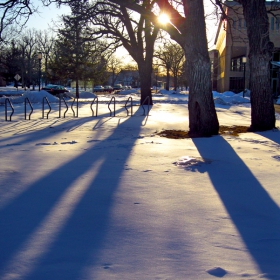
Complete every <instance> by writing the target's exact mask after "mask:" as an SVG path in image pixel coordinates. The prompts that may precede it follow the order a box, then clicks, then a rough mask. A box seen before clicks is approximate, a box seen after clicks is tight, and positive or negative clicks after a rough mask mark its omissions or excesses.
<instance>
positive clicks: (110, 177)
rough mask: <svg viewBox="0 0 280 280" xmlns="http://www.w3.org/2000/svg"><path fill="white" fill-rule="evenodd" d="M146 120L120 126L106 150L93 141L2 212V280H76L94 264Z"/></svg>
mask: <svg viewBox="0 0 280 280" xmlns="http://www.w3.org/2000/svg"><path fill="white" fill-rule="evenodd" d="M136 114H137V113H135V115H136ZM144 118H145V117H144V116H134V117H132V118H129V119H128V120H127V121H125V122H123V123H121V124H119V126H118V127H117V128H116V129H115V131H114V132H113V133H112V135H111V136H109V137H108V138H107V139H105V140H106V142H107V143H109V145H107V147H106V148H105V149H104V148H103V147H104V143H102V142H97V143H96V144H95V145H94V146H93V147H92V148H90V149H88V150H87V151H85V153H83V154H82V155H80V156H77V157H76V158H74V159H73V160H71V161H70V162H68V163H67V164H65V165H63V166H61V167H60V168H58V169H56V170H53V171H52V172H50V173H49V174H48V175H47V176H45V177H43V178H40V179H39V180H38V181H37V182H35V183H33V184H32V185H31V186H29V188H28V190H27V191H25V192H24V193H23V194H21V196H19V197H17V198H16V199H15V200H14V201H12V203H10V204H9V205H8V206H7V207H6V208H4V209H3V210H1V212H0V225H1V228H0V236H1V238H0V248H1V256H0V278H1V279H4V278H5V276H7V275H8V274H10V275H11V274H14V276H18V278H20V279H80V274H81V271H82V270H83V269H84V267H85V266H86V264H88V263H89V262H90V263H91V264H94V262H95V261H96V258H97V256H98V253H99V251H100V249H101V248H102V246H103V241H104V236H105V235H106V231H107V228H108V226H109V223H110V216H109V214H110V209H111V207H112V204H113V196H114V194H115V192H116V190H117V188H118V184H119V179H120V176H121V174H122V172H123V170H124V165H125V163H126V161H127V159H128V157H129V155H130V152H131V150H132V147H133V146H134V143H135V140H136V139H137V136H138V135H139V132H140V128H141V125H142V122H143V120H144ZM130 123H132V124H133V125H132V128H133V130H132V131H131V133H133V135H131V134H130V135H129V136H127V135H126V134H125V132H124V133H122V127H126V126H128V127H129V125H130ZM99 162H101V165H100V169H99V171H98V172H97V175H96V176H95V178H93V179H90V182H88V183H87V185H88V186H86V187H84V190H81V189H79V184H80V182H79V180H80V181H81V183H82V184H84V182H83V179H81V178H82V177H83V176H85V177H87V176H89V177H90V174H91V169H92V168H94V166H95V165H97V164H98V163H99ZM110 170H113V172H110ZM61 182H62V183H61ZM73 188H78V189H76V190H72V191H71V189H73ZM76 196H77V199H75V197H76ZM71 203H72V205H71ZM60 206H61V207H60ZM71 207H72V208H71ZM65 211H68V212H67V213H64V212H65Z"/></svg>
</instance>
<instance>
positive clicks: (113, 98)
mask: <svg viewBox="0 0 280 280" xmlns="http://www.w3.org/2000/svg"><path fill="white" fill-rule="evenodd" d="M113 100H114V117H115V116H116V98H115V96H113V97H112V98H111V100H110V102H109V103H108V109H109V110H110V116H112V110H111V109H110V105H111V103H112V101H113Z"/></svg>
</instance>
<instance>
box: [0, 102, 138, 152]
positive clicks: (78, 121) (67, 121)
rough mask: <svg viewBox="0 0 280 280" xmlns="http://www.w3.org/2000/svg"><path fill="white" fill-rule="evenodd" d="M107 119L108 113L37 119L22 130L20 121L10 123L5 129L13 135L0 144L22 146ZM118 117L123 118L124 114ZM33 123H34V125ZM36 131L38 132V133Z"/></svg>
mask: <svg viewBox="0 0 280 280" xmlns="http://www.w3.org/2000/svg"><path fill="white" fill-rule="evenodd" d="M120 112H124V109H123V108H119V109H118V110H116V114H117V113H120ZM140 112H142V109H141V107H139V108H138V114H139V113H140ZM107 117H108V118H112V117H110V116H109V113H105V114H102V115H98V117H81V118H80V117H79V118H69V117H68V118H67V117H66V118H49V119H38V120H32V121H28V120H26V121H25V123H24V125H25V127H24V128H22V125H23V123H21V122H20V121H16V122H15V123H12V124H11V126H9V127H8V128H7V129H8V130H11V131H12V130H14V131H15V133H14V134H13V135H12V136H10V137H5V136H4V137H3V138H2V139H0V144H1V143H2V142H7V141H9V140H11V141H12V144H13V145H22V144H25V143H29V142H30V141H32V142H34V141H39V140H41V139H44V138H45V137H46V136H48V135H49V134H52V133H54V132H58V131H59V132H60V131H63V130H65V131H67V132H69V131H73V130H74V129H76V128H78V127H80V126H82V125H83V124H85V123H87V122H89V121H95V120H100V119H102V118H107ZM119 117H125V114H124V115H123V116H119ZM34 121H36V122H35V123H34ZM17 123H19V125H17ZM42 123H45V126H43V127H41V129H40V127H38V128H37V129H36V126H40V125H41V124H42ZM11 127H12V128H11ZM34 127H35V129H34ZM49 128H51V129H52V130H50V129H49ZM27 130H31V131H30V132H27V133H26V131H27ZM38 131H40V133H38ZM3 133H4V132H3ZM3 147H5V146H3ZM0 149H2V147H1V145H0Z"/></svg>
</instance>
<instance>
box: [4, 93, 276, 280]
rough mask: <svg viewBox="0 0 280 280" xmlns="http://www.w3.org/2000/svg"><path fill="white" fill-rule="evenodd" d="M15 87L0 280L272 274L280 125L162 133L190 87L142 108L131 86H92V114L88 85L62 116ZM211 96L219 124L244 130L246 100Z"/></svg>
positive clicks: (180, 124) (174, 125)
mask: <svg viewBox="0 0 280 280" xmlns="http://www.w3.org/2000/svg"><path fill="white" fill-rule="evenodd" d="M11 93H13V94H14V93H15V91H14V90H11V91H9V88H0V95H5V94H6V95H5V96H7V95H9V94H11ZM17 94H23V96H13V97H11V100H12V102H13V106H14V109H15V112H14V115H13V116H12V120H11V121H5V106H4V103H5V100H6V97H1V98H0V125H1V126H0V157H1V161H0V252H1V254H0V279H1V280H2V279H28V280H29V279H32V280H33V279H34V280H35V279H36V280H38V279H40V280H41V279H59V280H60V279H67V280H68V279H71V280H72V279H73V280H76V279H77V280H78V279H102V280H103V279H104V280H105V279H106V280H107V279H128V280H131V279H145V280H146V279H147V280H149V279H176V280H177V279H190V280H196V279H202V280H204V279H206V280H208V279H215V278H224V279H280V209H279V206H280V188H279V185H280V184H279V181H280V172H279V169H280V132H279V131H278V130H273V131H267V132H262V133H243V134H240V136H238V137H235V136H232V135H230V134H229V135H220V136H214V137H210V138H197V139H168V138H164V137H160V136H158V135H157V133H158V132H160V131H162V130H164V129H181V130H187V129H188V109H187V100H188V94H187V93H186V92H181V93H173V92H166V91H161V92H159V93H157V94H155V95H154V96H153V98H154V103H155V104H154V105H153V106H152V108H150V112H149V115H148V116H146V115H145V114H144V110H143V108H142V107H139V106H138V105H137V103H139V94H138V93H137V92H135V91H129V92H122V93H120V94H118V95H110V96H108V95H98V100H99V103H100V104H99V106H98V116H97V117H95V116H92V111H91V109H90V104H91V100H92V98H93V97H94V96H93V97H91V95H89V93H82V94H81V95H82V96H81V97H82V98H81V99H83V101H81V102H80V104H79V108H78V112H79V117H74V116H73V112H72V111H71V109H69V110H68V111H67V112H66V114H65V118H64V117H63V113H64V112H65V106H63V105H62V107H63V108H62V115H61V116H62V117H61V118H59V117H58V116H59V112H58V109H59V103H58V100H57V99H56V98H54V97H53V96H51V95H49V94H47V93H46V92H43V91H41V92H38V91H37V92H36V91H34V92H23V93H22V92H17ZM44 94H45V95H44ZM83 94H84V96H83ZM44 96H45V97H47V98H48V100H49V102H50V104H51V107H52V111H51V112H50V114H49V116H48V119H47V118H46V116H45V115H44V118H42V100H43V97H44ZM112 96H114V97H115V99H116V116H115V117H113V116H110V111H109V109H108V101H109V100H110V99H111V98H112ZM130 96H131V97H132V99H133V103H134V105H135V106H133V116H127V112H126V110H125V108H124V104H125V102H126V101H127V100H128V97H130ZM26 97H28V99H29V100H30V102H31V103H32V104H33V107H34V112H33V114H32V115H31V117H30V118H31V119H30V120H29V119H28V118H27V120H25V118H24V107H25V105H24V100H25V98H26ZM213 97H214V100H215V104H216V110H217V114H218V118H219V122H220V124H222V125H228V126H231V125H247V126H249V124H250V103H249V96H247V97H245V98H243V97H242V94H238V95H234V94H232V93H223V94H220V93H216V92H214V93H213ZM67 102H68V104H71V102H72V101H71V100H68V101H67ZM112 107H113V106H112V105H111V108H112ZM76 109H77V108H76V107H75V106H74V112H75V114H76V113H77V111H76ZM93 109H94V113H95V109H96V107H95V104H94V106H93ZM147 110H148V108H147V106H145V113H147ZM46 111H47V110H46ZM29 112H30V108H29V107H28V104H27V116H28V114H29ZM9 113H10V110H9ZM129 113H130V110H129ZM276 119H277V121H276V126H277V127H278V128H279V127H280V117H279V115H278V114H276Z"/></svg>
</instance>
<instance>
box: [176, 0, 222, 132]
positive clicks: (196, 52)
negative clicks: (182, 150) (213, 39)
mask: <svg viewBox="0 0 280 280" xmlns="http://www.w3.org/2000/svg"><path fill="white" fill-rule="evenodd" d="M185 3H186V4H185V13H186V21H185V26H184V27H185V28H184V29H183V33H182V36H183V38H184V43H181V45H182V46H183V49H184V52H185V56H186V72H187V77H188V80H189V87H190V90H189V103H188V108H189V128H190V130H189V135H190V136H192V137H208V136H211V135H217V134H218V132H219V122H218V118H217V114H216V110H215V105H214V101H213V95H212V85H211V64H210V59H209V54H208V49H207V40H206V27H205V21H204V8H203V0H196V1H191V0H186V2H185Z"/></svg>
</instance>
